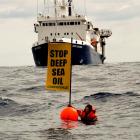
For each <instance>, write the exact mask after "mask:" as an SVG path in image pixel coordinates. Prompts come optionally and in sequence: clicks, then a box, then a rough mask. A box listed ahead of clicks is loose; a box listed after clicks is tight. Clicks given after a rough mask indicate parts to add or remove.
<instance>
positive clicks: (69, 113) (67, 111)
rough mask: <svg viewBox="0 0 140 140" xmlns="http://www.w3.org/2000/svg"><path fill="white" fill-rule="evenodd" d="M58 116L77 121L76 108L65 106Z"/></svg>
mask: <svg viewBox="0 0 140 140" xmlns="http://www.w3.org/2000/svg"><path fill="white" fill-rule="evenodd" d="M60 118H61V119H62V120H70V121H78V113H77V110H76V109H75V108H73V107H65V108H64V109H63V110H62V111H61V113H60Z"/></svg>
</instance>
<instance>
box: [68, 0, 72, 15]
mask: <svg viewBox="0 0 140 140" xmlns="http://www.w3.org/2000/svg"><path fill="white" fill-rule="evenodd" d="M71 5H72V0H68V16H72V8H71Z"/></svg>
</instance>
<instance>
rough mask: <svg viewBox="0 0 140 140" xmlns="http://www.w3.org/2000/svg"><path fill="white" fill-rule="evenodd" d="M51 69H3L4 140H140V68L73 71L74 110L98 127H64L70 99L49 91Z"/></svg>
mask: <svg viewBox="0 0 140 140" xmlns="http://www.w3.org/2000/svg"><path fill="white" fill-rule="evenodd" d="M46 71H47V68H36V67H34V66H22V67H0V140H85V139H86V140H140V62H131V63H115V64H104V65H99V66H92V65H90V66H73V69H72V105H73V106H74V107H76V108H84V106H85V105H86V104H87V103H91V104H93V105H94V106H95V107H96V109H97V116H98V122H97V123H96V124H95V125H85V124H82V123H81V122H80V121H78V122H70V121H69V122H63V121H61V120H60V118H59V114H60V112H61V110H62V108H64V107H65V106H67V104H68V93H66V92H54V91H47V90H46V89H45V79H46Z"/></svg>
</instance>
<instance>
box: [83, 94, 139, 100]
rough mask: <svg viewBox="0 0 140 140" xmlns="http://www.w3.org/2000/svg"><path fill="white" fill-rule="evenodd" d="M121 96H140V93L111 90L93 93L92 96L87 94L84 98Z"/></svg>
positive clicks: (96, 98)
mask: <svg viewBox="0 0 140 140" xmlns="http://www.w3.org/2000/svg"><path fill="white" fill-rule="evenodd" d="M120 96H135V97H136V96H140V95H139V94H138V93H134V92H125V93H110V92H98V93H96V94H91V95H90V96H85V97H84V100H88V99H95V100H98V99H105V98H114V97H115V98H116V97H120Z"/></svg>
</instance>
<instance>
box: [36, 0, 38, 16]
mask: <svg viewBox="0 0 140 140" xmlns="http://www.w3.org/2000/svg"><path fill="white" fill-rule="evenodd" d="M36 3H37V7H36V14H37V17H38V0H36Z"/></svg>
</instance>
